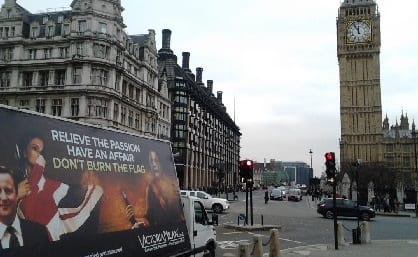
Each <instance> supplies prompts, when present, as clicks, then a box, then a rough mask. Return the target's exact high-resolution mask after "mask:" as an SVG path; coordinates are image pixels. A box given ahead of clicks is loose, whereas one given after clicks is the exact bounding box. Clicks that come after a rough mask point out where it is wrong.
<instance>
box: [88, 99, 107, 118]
mask: <svg viewBox="0 0 418 257" xmlns="http://www.w3.org/2000/svg"><path fill="white" fill-rule="evenodd" d="M107 113H108V101H107V100H106V99H104V98H93V97H92V98H89V99H88V115H89V116H93V117H99V118H107Z"/></svg>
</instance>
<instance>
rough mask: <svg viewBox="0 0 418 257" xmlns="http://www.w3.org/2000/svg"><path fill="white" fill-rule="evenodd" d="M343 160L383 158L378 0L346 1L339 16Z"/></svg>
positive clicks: (374, 159) (345, 161)
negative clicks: (376, 0)
mask: <svg viewBox="0 0 418 257" xmlns="http://www.w3.org/2000/svg"><path fill="white" fill-rule="evenodd" d="M337 53H338V63H339V73H340V119H341V139H340V140H341V141H340V147H341V148H340V154H341V156H340V161H341V165H342V166H343V165H346V164H349V163H352V162H354V161H355V160H357V159H361V160H362V161H363V162H369V163H371V162H380V161H381V160H382V152H381V143H382V141H383V133H382V127H381V126H382V101H381V88H380V60H379V54H380V14H379V11H378V8H377V4H376V2H375V1H374V0H344V1H343V2H342V3H341V6H340V8H339V12H338V19H337Z"/></svg>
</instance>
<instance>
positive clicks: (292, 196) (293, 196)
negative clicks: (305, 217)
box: [287, 188, 302, 202]
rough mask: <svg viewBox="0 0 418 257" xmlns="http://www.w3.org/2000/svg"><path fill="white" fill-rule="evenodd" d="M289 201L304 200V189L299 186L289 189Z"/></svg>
mask: <svg viewBox="0 0 418 257" xmlns="http://www.w3.org/2000/svg"><path fill="white" fill-rule="evenodd" d="M287 200H288V201H296V202H298V201H300V200H302V191H301V190H300V189H299V188H291V189H289V193H288V195H287Z"/></svg>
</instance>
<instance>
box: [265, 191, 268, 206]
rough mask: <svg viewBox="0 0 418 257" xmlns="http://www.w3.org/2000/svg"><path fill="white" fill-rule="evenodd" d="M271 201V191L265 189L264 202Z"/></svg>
mask: <svg viewBox="0 0 418 257" xmlns="http://www.w3.org/2000/svg"><path fill="white" fill-rule="evenodd" d="M268 201H269V192H268V191H265V192H264V203H265V204H267V203H268Z"/></svg>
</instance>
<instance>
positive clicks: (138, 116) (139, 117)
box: [135, 113, 141, 130]
mask: <svg viewBox="0 0 418 257" xmlns="http://www.w3.org/2000/svg"><path fill="white" fill-rule="evenodd" d="M140 120H141V116H140V115H139V113H135V129H138V130H139V124H140Z"/></svg>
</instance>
